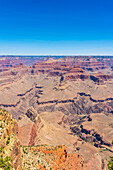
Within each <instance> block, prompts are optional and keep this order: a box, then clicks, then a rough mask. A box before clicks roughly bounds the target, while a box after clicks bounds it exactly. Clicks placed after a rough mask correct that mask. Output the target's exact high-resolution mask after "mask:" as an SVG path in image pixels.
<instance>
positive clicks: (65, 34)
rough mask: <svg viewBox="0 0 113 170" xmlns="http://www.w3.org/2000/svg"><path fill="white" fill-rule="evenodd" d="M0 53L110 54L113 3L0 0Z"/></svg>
mask: <svg viewBox="0 0 113 170" xmlns="http://www.w3.org/2000/svg"><path fill="white" fill-rule="evenodd" d="M0 54H29V55H30V54H59V55H60V54H64V55H66V54H67V55H78V54H79V55H80V54H81V55H84V54H88V55H91V54H92V55H93V54H95V55H96V54H97V55H98V54H99V55H101V54H102V55H110V54H111V55H112V54H113V0H32V1H31V0H17V1H16V0H0Z"/></svg>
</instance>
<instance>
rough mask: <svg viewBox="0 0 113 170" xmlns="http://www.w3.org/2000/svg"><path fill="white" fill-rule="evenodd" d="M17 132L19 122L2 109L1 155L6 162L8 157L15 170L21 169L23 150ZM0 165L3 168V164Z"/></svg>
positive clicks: (0, 110)
mask: <svg viewBox="0 0 113 170" xmlns="http://www.w3.org/2000/svg"><path fill="white" fill-rule="evenodd" d="M17 134H18V125H17V122H16V121H15V120H14V119H12V116H11V115H10V114H9V113H8V112H7V111H5V110H4V111H3V110H2V109H0V157H1V158H3V161H4V163H5V159H6V158H8V159H9V164H10V165H11V166H12V167H13V168H14V169H15V170H21V169H22V167H21V150H20V142H19V140H18V138H17ZM10 159H11V160H10ZM0 167H1V168H3V165H1V164H0Z"/></svg>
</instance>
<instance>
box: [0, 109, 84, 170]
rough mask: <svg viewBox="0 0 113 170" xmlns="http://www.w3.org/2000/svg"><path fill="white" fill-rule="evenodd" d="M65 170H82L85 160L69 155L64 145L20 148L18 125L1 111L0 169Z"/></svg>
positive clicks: (4, 111)
mask: <svg viewBox="0 0 113 170" xmlns="http://www.w3.org/2000/svg"><path fill="white" fill-rule="evenodd" d="M8 167H9V169H15V170H22V169H25V170H27V169H31V170H32V169H42V170H46V169H53V170H57V169H64V170H68V169H71V170H81V169H83V160H82V158H81V156H79V155H78V154H77V153H75V154H69V153H68V152H67V148H66V146H64V145H59V146H56V147H55V146H54V147H53V146H49V145H39V146H20V142H19V139H18V124H17V122H16V120H14V119H13V118H12V116H11V115H10V114H9V113H8V112H7V111H6V110H2V109H0V169H5V170H7V169H8Z"/></svg>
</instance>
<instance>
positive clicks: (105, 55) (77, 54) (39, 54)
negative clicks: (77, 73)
mask: <svg viewBox="0 0 113 170" xmlns="http://www.w3.org/2000/svg"><path fill="white" fill-rule="evenodd" d="M15 55H16V56H113V54H0V56H15Z"/></svg>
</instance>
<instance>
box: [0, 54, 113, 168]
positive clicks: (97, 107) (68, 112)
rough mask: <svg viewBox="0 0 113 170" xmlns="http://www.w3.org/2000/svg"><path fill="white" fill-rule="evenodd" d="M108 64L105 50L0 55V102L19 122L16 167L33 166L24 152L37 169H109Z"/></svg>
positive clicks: (112, 133) (111, 106) (112, 111)
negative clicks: (78, 53)
mask: <svg viewBox="0 0 113 170" xmlns="http://www.w3.org/2000/svg"><path fill="white" fill-rule="evenodd" d="M112 68H113V57H109V56H108V57H107V56H106V57H103V56H65V57H63V56H61V57H60V56H59V57H56V56H53V57H52V56H42V57H41V56H38V57H36V56H35V57H27V56H26V57H24V56H1V57H0V107H1V108H2V109H3V110H7V111H8V112H9V113H10V114H11V115H12V118H13V119H15V120H14V121H15V122H16V123H15V124H17V125H16V126H17V127H18V128H16V129H17V130H16V131H17V132H16V134H15V135H16V136H17V138H18V142H17V143H18V144H15V145H16V146H17V145H18V148H19V155H18V156H19V158H18V161H20V162H19V163H18V164H17V165H18V166H17V167H16V168H15V169H19V168H20V169H21V168H22V167H23V168H24V169H27V168H28V167H29V168H31V169H32V166H30V165H29V164H26V163H25V162H26V160H27V155H26V153H29V160H30V162H33V164H32V165H33V167H35V168H39V169H43V168H44V169H50V168H52V169H55V168H56V169H58V168H60V169H63V168H64V169H66V170H67V169H70V168H71V167H72V168H71V169H73V170H74V169H83V170H85V169H88V170H89V169H91V170H95V169H97V170H102V169H107V160H109V158H110V157H113V144H112V141H113V69H112ZM1 112H2V111H1ZM12 118H11V119H12ZM13 119H12V120H13ZM12 133H14V132H11V134H12ZM0 146H2V145H1V144H0ZM58 146H60V147H58ZM3 147H5V146H3ZM11 147H13V146H11ZM38 150H40V151H38ZM53 150H54V152H53ZM59 150H60V151H59ZM24 152H25V153H24ZM46 152H47V153H49V152H51V153H52V154H51V157H50V156H49V155H48V154H47V153H46ZM59 152H61V155H59ZM20 153H21V156H20ZM34 153H35V154H36V155H35V154H34ZM43 153H44V154H43ZM45 153H46V155H45ZM65 154H67V155H68V156H66V155H65ZM9 155H10V156H11V157H12V153H10V152H9ZM14 155H15V154H14ZM22 155H23V158H21V157H22ZM39 155H40V157H41V158H39ZM42 155H45V156H44V157H43V156H42ZM56 155H57V156H58V158H57V159H56V157H57V156H56ZM64 155H65V156H66V158H65V156H64ZM78 155H79V156H78ZM35 157H37V160H39V163H36V160H35ZM42 157H43V158H42ZM62 157H63V158H62ZM53 158H55V161H52V159H53ZM60 158H61V160H60ZM14 159H16V158H14ZM62 159H63V161H62ZM45 160H46V162H45ZM48 160H49V163H47V162H48ZM74 160H76V161H74ZM40 162H43V163H42V164H43V166H42V165H41V163H40ZM28 163H29V162H28ZM12 165H13V166H14V167H15V164H14V163H12ZM19 165H20V167H19ZM67 165H69V166H67ZM75 167H76V168H75Z"/></svg>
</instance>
